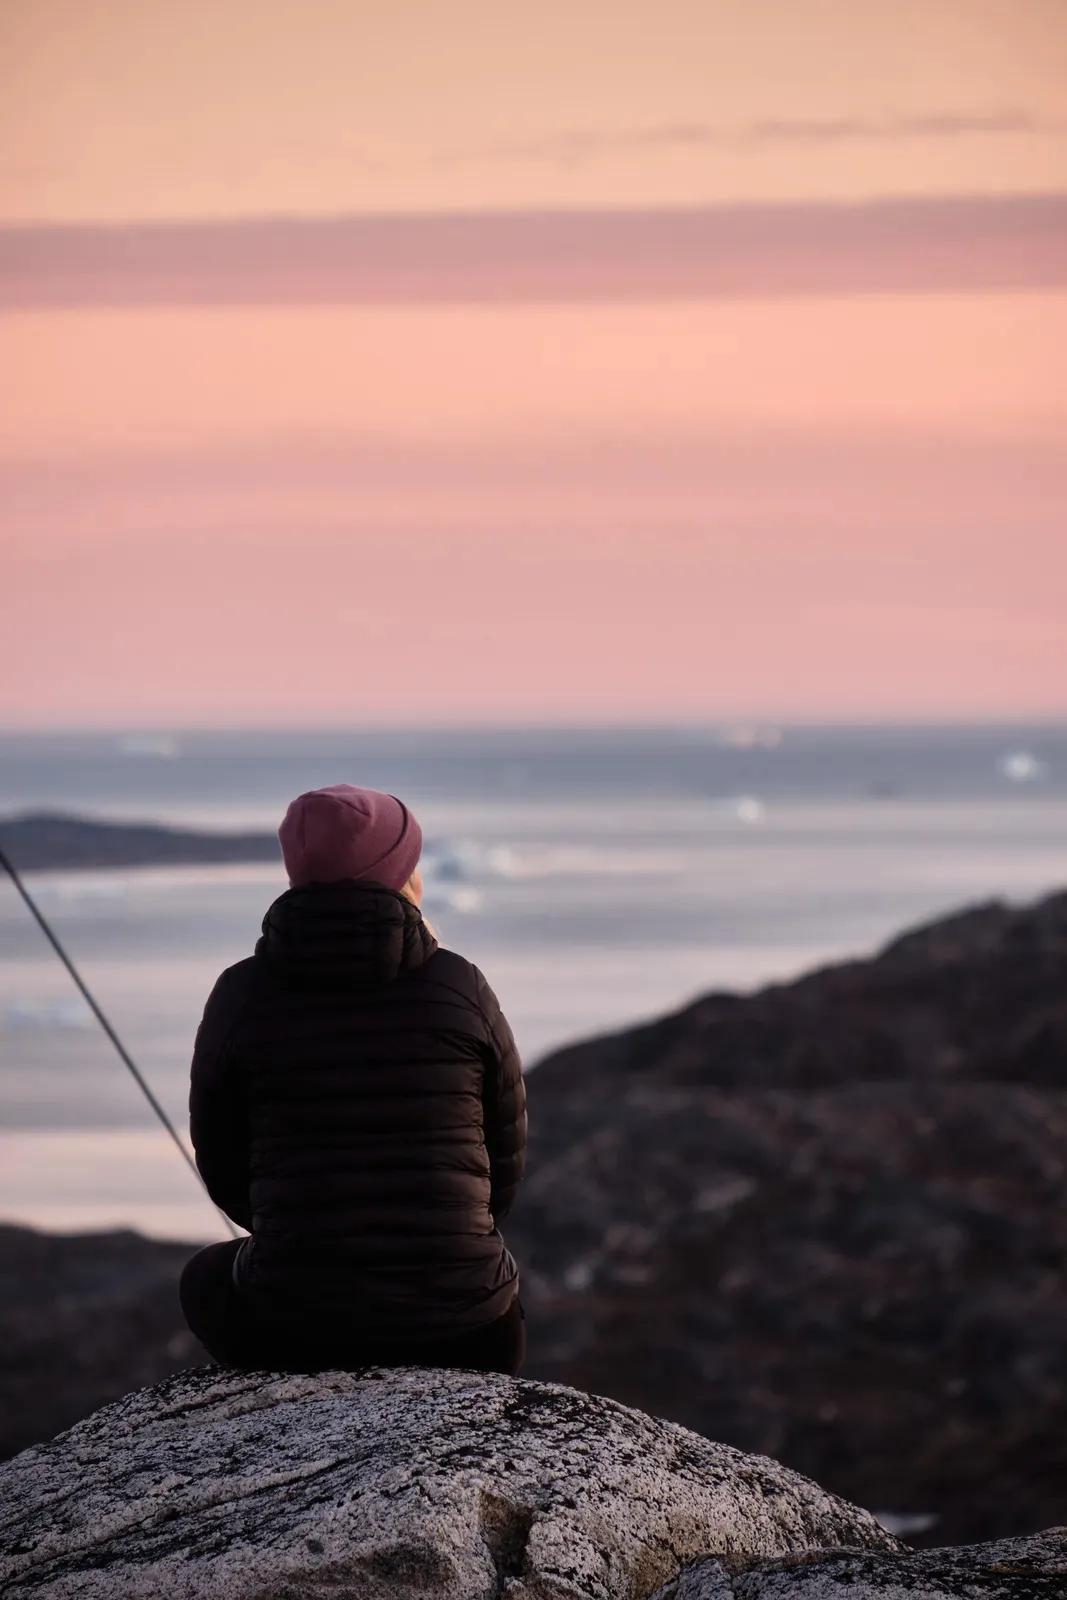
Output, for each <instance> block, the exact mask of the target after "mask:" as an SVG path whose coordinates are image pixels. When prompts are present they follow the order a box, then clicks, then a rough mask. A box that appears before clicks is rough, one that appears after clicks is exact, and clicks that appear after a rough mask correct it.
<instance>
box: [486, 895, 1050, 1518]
mask: <svg viewBox="0 0 1067 1600" xmlns="http://www.w3.org/2000/svg"><path fill="white" fill-rule="evenodd" d="M1065 975H1067V895H1064V894H1060V895H1057V896H1054V897H1053V898H1051V899H1049V900H1046V901H1044V902H1043V903H1041V904H1039V905H1036V906H1034V907H1031V908H1027V909H1024V910H1009V909H1007V908H1005V907H1003V906H990V907H985V908H980V909H978V910H976V911H972V912H967V913H964V914H962V915H960V916H956V917H952V918H950V919H948V920H946V921H944V922H941V923H938V924H936V925H934V926H933V927H931V928H928V929H923V930H919V931H918V932H915V933H912V934H910V935H908V936H906V937H905V938H902V939H900V940H898V941H896V943H894V944H893V945H891V946H890V947H889V948H888V949H887V950H886V951H885V952H884V953H883V954H882V955H881V956H880V957H879V958H878V959H877V960H874V961H870V962H852V963H849V964H847V965H845V966H841V967H836V968H831V969H828V970H826V971H824V972H819V973H815V974H812V975H811V976H809V977H806V978H804V979H802V980H801V981H799V982H798V983H795V984H791V985H787V986H782V987H778V988H773V989H769V990H766V991H764V992H763V993H761V994H758V995H755V996H752V997H749V998H746V997H738V996H731V995H711V996H708V997H707V998H705V999H702V1000H699V1001H697V1002H696V1004H694V1005H692V1006H690V1007H688V1008H687V1009H686V1010H684V1011H682V1012H680V1013H678V1014H677V1015H675V1016H672V1017H668V1018H664V1019H662V1020H660V1021H657V1022H654V1023H652V1024H650V1025H648V1026H646V1027H642V1028H638V1029H634V1030H631V1031H629V1032H627V1033H624V1034H620V1035H616V1036H614V1037H611V1038H605V1039H601V1040H591V1041H589V1042H588V1043H585V1044H581V1045H576V1046H573V1047H571V1048H569V1049H567V1050H564V1051H562V1052H560V1053H558V1054H557V1055H555V1056H553V1057H551V1058H549V1059H548V1060H546V1061H545V1062H543V1063H542V1064H541V1065H540V1066H539V1067H538V1068H537V1070H536V1072H535V1074H534V1075H533V1077H532V1078H531V1081H530V1086H529V1094H530V1128H531V1151H530V1165H529V1177H528V1180H527V1183H526V1186H525V1188H524V1191H523V1194H522V1196H521V1198H520V1201H519V1204H518V1206H517V1207H516V1211H515V1216H514V1219H513V1221H512V1222H511V1223H510V1226H509V1228H508V1239H509V1243H510V1244H511V1245H512V1248H513V1249H514V1250H515V1251H516V1254H517V1255H518V1257H519V1260H520V1262H521V1263H523V1264H524V1266H525V1267H526V1276H525V1291H524V1292H525V1299H526V1302H527V1304H528V1307H529V1313H530V1316H529V1324H528V1327H529V1331H530V1362H529V1367H528V1370H529V1371H530V1372H531V1373H533V1374H536V1375H537V1376H538V1377H546V1378H551V1379H553V1380H556V1381H560V1382H566V1383H572V1384H575V1385H577V1386H579V1387H594V1388H596V1389H598V1390H599V1391H601V1392H606V1393H609V1394H612V1395H615V1396H617V1397H618V1398H619V1399H621V1400H623V1401H625V1402H627V1403H630V1404H640V1405H642V1406H644V1407H647V1408H648V1409H650V1410H653V1411H655V1412H657V1413H658V1414H661V1415H666V1416H670V1417H673V1418H675V1419H676V1420H678V1421H681V1422H684V1423H685V1424H686V1425H687V1426H689V1427H693V1428H696V1429H698V1430H699V1431H700V1432H702V1433H707V1434H709V1435H711V1436H713V1437H715V1438H722V1439H727V1440H729V1441H730V1442H731V1443H733V1444H735V1445H738V1446H739V1447H741V1448H743V1449H746V1450H755V1451H759V1452H761V1453H765V1454H768V1455H773V1456H775V1457H777V1458H778V1459H780V1460H783V1461H786V1462H788V1463H789V1464H790V1465H791V1466H793V1467H795V1468H796V1469H797V1470H798V1471H801V1472H804V1473H807V1474H809V1475H810V1476H812V1477H814V1478H815V1479H817V1481H819V1482H821V1483H825V1484H826V1485H828V1486H829V1487H830V1488H832V1489H834V1490H835V1491H836V1492H837V1493H839V1494H843V1495H845V1496H847V1497H848V1498H849V1499H852V1500H856V1501H858V1502H860V1503H861V1504H863V1505H868V1506H871V1507H873V1508H874V1509H875V1510H876V1511H883V1510H884V1511H886V1512H895V1513H913V1514H915V1513H918V1514H922V1513H925V1514H928V1515H931V1516H934V1517H936V1519H937V1520H936V1521H934V1522H933V1523H932V1525H931V1526H930V1527H929V1528H928V1530H927V1531H926V1532H924V1533H923V1534H922V1535H921V1538H922V1540H923V1541H924V1542H926V1543H931V1542H937V1543H945V1542H946V1541H949V1540H966V1539H974V1538H981V1537H989V1536H992V1535H1000V1534H1014V1533H1019V1532H1025V1531H1029V1530H1032V1529H1035V1528H1039V1527H1042V1526H1047V1525H1049V1524H1052V1523H1056V1522H1057V1521H1059V1520H1061V1519H1062V1512H1063V1506H1064V1504H1065V1503H1067V1363H1065V1362H1064V1360H1063V1329H1064V1327H1065V1326H1067V1275H1065V1274H1064V1271H1063V1266H1064V1262H1065V1261H1067V1205H1065V1204H1064V1197H1065V1194H1067V983H1065V981H1064V980H1065Z"/></svg>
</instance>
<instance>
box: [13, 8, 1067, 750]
mask: <svg viewBox="0 0 1067 1600" xmlns="http://www.w3.org/2000/svg"><path fill="white" fill-rule="evenodd" d="M97 9H98V8H76V7H71V6H69V5H67V4H65V3H63V0H35V3H32V4H31V0H19V3H17V4H15V5H14V6H12V7H9V8H8V11H7V13H6V16H5V23H4V25H3V28H4V29H5V30H6V31H7V32H8V34H9V38H8V40H7V44H8V48H7V49H6V50H5V54H6V55H7V56H8V58H9V59H11V58H12V50H11V46H13V47H14V59H15V60H16V62H17V63H18V64H19V70H17V71H16V73H15V81H14V84H13V86H11V87H12V88H13V92H12V93H10V94H8V95H7V96H6V100H5V103H4V108H3V110H2V112H0V122H2V123H3V124H5V125H6V127H5V130H4V131H6V132H7V134H8V137H7V138H6V139H5V140H4V141H3V148H4V150H5V151H6V152H7V154H6V155H5V157H4V162H3V163H0V310H2V312H3V321H4V326H3V339H4V347H5V351H6V352H7V360H6V365H7V367H8V370H9V371H14V372H15V374H16V375H17V380H18V381H17V383H16V384H14V385H12V384H8V385H7V386H6V390H5V393H4V396H3V399H2V401H0V407H2V410H0V487H2V491H3V502H4V504H5V506H6V507H7V516H6V519H5V521H6V528H7V532H6V534H5V541H4V571H3V577H4V584H3V593H4V599H5V606H4V617H3V634H2V640H0V665H2V668H3V671H2V677H0V681H2V684H3V690H2V694H3V698H2V700H0V724H2V725H5V726H8V727H23V728H27V727H45V726H52V727H58V726H101V725H109V726H114V725H121V726H135V725H139V726H156V725H167V726H170V725H225V724H242V723H256V724H260V725H263V724H270V723H274V722H278V723H286V724H293V723H296V722H305V721H306V722H319V723H327V722H339V721H353V722H364V721H374V722H381V721H390V720H402V721H406V722H418V721H420V720H430V719H432V720H435V721H441V720H444V721H474V720H479V719H488V720H509V719H512V718H516V719H523V720H526V719H551V720H573V719H578V720H591V719H597V718H608V719H611V720H626V719H630V718H632V719H634V720H647V719H650V718H656V717H666V718H674V717H678V718H686V719H688V718H717V717H724V716H726V717H729V716H738V715H745V716H748V715H758V716H772V717H776V718H787V717H788V718H804V717H812V718H825V717H835V716H840V717H847V718H857V717H859V718H862V717H872V718H873V717H883V716H885V717H910V716H917V717H936V716H949V715H962V716H968V717H988V716H1016V715H1018V716H1022V715H1062V714H1063V713H1064V712H1065V711H1067V671H1065V667H1067V648H1065V639H1067V540H1065V538H1064V534H1063V510H1064V503H1065V496H1064V489H1065V487H1067V466H1065V456H1064V451H1063V443H1064V437H1063V436H1064V422H1065V411H1067V403H1065V401H1064V398H1063V389H1064V386H1063V384H1062V380H1061V377H1060V368H1061V366H1062V351H1063V349H1064V347H1065V335H1067V194H1064V193H1062V192H1061V190H1063V189H1064V188H1067V185H1064V184H1063V176H1064V154H1065V148H1067V146H1065V142H1064V131H1065V129H1067V93H1065V90H1064V83H1063V75H1062V73H1057V72H1056V71H1054V70H1053V66H1052V65H1051V62H1052V58H1053V56H1054V54H1055V49H1056V45H1057V37H1058V28H1057V23H1058V21H1059V20H1062V13H1061V12H1060V10H1059V8H1058V7H1057V6H1056V5H1054V4H1043V3H1039V0H1034V3H1031V4H1029V5H1026V6H1023V7H1021V8H1020V7H1015V6H1007V5H999V4H994V3H992V0H990V3H988V4H985V3H982V0H966V3H964V0H959V3H955V0H952V3H950V0H929V3H927V4H924V5H923V6H917V5H914V6H913V5H911V4H910V3H906V0H897V3H896V4H894V5H888V4H886V5H882V4H881V3H878V4H872V5H871V6H869V7H863V8H844V7H836V6H835V7H830V6H827V5H825V4H821V3H818V4H817V3H816V0H800V3H798V4H797V5H796V6H795V7H792V6H791V7H789V8H787V9H784V10H783V8H782V7H781V6H778V7H771V6H769V5H767V4H763V3H762V0H757V3H754V4H753V5H752V6H751V8H745V10H744V12H743V13H740V12H739V11H738V9H737V8H735V7H730V6H726V5H725V4H722V5H719V4H713V3H710V0H705V3H704V4H702V5H697V4H692V5H689V4H685V3H682V0H670V3H667V4H659V5H657V6H655V7H653V6H651V5H638V4H624V5H621V6H619V7H617V8H613V10H612V13H611V18H612V29H613V32H612V36H611V44H612V51H611V57H610V62H609V63H608V64H607V65H605V57H604V51H603V48H602V46H603V43H604V27H603V26H600V27H598V28H596V29H594V28H592V26H591V25H589V26H587V25H586V22H585V21H584V20H582V19H581V18H579V19H578V21H577V22H574V21H573V15H574V14H573V11H572V9H571V8H565V7H563V6H562V5H560V6H558V7H557V6H555V5H546V6H545V8H544V13H543V16H542V17H541V19H540V21H539V26H538V30H537V32H536V37H534V35H533V34H532V33H530V32H529V30H528V28H527V24H526V23H521V24H520V23H519V22H517V21H509V20H508V19H507V18H506V16H505V15H504V13H502V12H501V10H500V8H498V7H488V6H483V5H481V4H474V3H473V0H472V3H469V4H464V5H458V4H452V3H450V0H441V3H440V5H439V6H436V7H420V6H413V5H410V4H409V5H404V4H398V6H397V8H396V16H393V15H392V14H391V15H390V17H388V18H375V19H372V20H371V21H367V18H366V13H365V12H364V11H363V10H362V8H354V7H351V6H344V5H341V4H337V5H332V4H326V3H323V0H319V3H317V4H313V5H306V6H300V7H297V6H295V5H292V4H277V3H276V4H273V5H261V6H257V7H256V8H255V9H254V12H253V9H252V8H251V7H249V8H247V14H245V13H246V8H245V6H244V5H243V3H239V4H234V5H233V6H232V7H224V8H219V10H218V11H216V10H214V9H212V10H210V11H209V10H205V12H204V17H205V19H206V20H205V25H204V28H203V29H200V30H191V31H190V30H184V29H178V27H177V24H176V23H175V22H174V20H173V19H174V18H175V17H176V16H177V15H178V8H174V7H172V6H170V5H168V4H164V3H162V0H161V3H158V4H156V3H147V4H145V3H141V4H138V5H136V6H135V5H133V4H129V5H127V4H125V3H116V4H114V5H113V6H110V7H108V8H105V10H106V15H100V14H94V13H96V12H97ZM357 12H358V13H359V15H360V16H361V17H362V18H363V27H362V29H361V30H360V31H359V34H358V37H357V35H356V33H355V32H354V29H355V20H354V18H355V15H356V13H357ZM415 13H417V14H418V18H419V22H420V27H421V29H422V33H421V37H422V39H423V43H424V46H425V49H424V51H423V52H422V53H421V54H420V55H419V57H418V59H412V58H411V56H410V52H408V53H407V54H405V50H406V45H405V39H406V37H407V35H406V34H405V32H404V28H405V26H407V27H408V28H409V27H410V24H411V21H412V17H413V15H414V14H415ZM904 14H906V16H904ZM253 15H254V16H255V18H256V19H257V21H256V27H255V30H254V43H253V45H252V46H251V47H246V46H247V40H248V38H249V34H248V27H249V25H250V19H251V18H252V17H253ZM606 15H607V13H604V12H599V11H598V17H600V18H601V19H603V18H604V17H605V16H606ZM772 17H773V18H774V19H776V26H775V27H774V28H768V26H767V24H768V20H769V19H770V18H772ZM902 17H903V20H907V21H910V24H911V26H912V34H911V35H910V44H909V45H908V48H905V46H904V45H903V44H902V43H901V27H900V24H901V21H902ZM235 19H239V20H240V21H242V22H243V23H244V27H240V26H238V21H237V20H235ZM460 22H462V23H463V27H462V28H459V23H460ZM475 23H477V24H478V26H477V27H475V26H474V24H475ZM761 28H762V31H761ZM905 38H906V39H907V38H908V36H907V33H906V30H905ZM790 63H792V67H793V71H792V73H791V74H790V73H789V72H788V71H787V67H788V66H789V64H790ZM345 64H347V66H348V68H349V71H348V72H347V73H345V72H343V71H342V70H341V67H342V66H344V65H345ZM238 65H241V67H242V74H241V76H240V77H238V74H237V67H238ZM698 69H699V70H698ZM843 69H847V70H843ZM383 78H384V79H385V80H387V81H388V83H389V84H390V85H391V93H389V94H387V93H385V92H384V90H383V88H382V83H381V82H380V81H379V80H380V79H383ZM505 79H506V88H507V92H506V93H505V92H504V81H505ZM550 84H551V86H552V88H553V93H552V94H551V95H550V94H548V93H547V92H546V90H547V87H548V86H549V85H550ZM356 91H358V92H356ZM193 108H195V110H194V109H193Z"/></svg>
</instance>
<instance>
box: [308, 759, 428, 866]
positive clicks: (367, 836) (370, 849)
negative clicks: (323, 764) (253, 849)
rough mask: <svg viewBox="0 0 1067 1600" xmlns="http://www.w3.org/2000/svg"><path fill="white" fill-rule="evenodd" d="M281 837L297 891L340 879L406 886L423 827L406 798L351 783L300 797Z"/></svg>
mask: <svg viewBox="0 0 1067 1600" xmlns="http://www.w3.org/2000/svg"><path fill="white" fill-rule="evenodd" d="M278 838H279V840H280V841H281V847H282V859H283V861H284V862H285V870H286V871H287V872H288V874H289V884H290V887H291V888H294V889H296V888H299V887H301V886H302V885H303V884H306V883H335V882H336V881H337V880H338V879H339V878H371V879H373V880H374V882H375V883H384V884H385V885H386V887H387V888H390V889H402V888H403V886H404V884H405V883H407V881H408V879H409V878H410V877H411V874H412V873H413V872H414V870H415V866H416V863H417V862H418V859H419V856H420V854H421V853H422V829H421V828H420V827H419V825H418V823H417V822H416V821H415V818H414V817H413V816H412V814H411V812H410V811H409V810H408V808H407V806H406V805H404V803H403V801H401V800H398V799H397V798H396V795H393V794H381V793H380V792H379V791H378V790H377V789H357V788H355V787H354V786H353V785H352V784H350V783H333V784H331V785H330V786H329V788H326V789H309V790H308V791H307V793H306V794H301V795H297V797H296V799H295V800H294V801H293V802H292V804H291V805H290V807H289V809H288V811H287V812H286V813H285V818H284V820H283V822H282V825H281V827H280V828H279V829H278Z"/></svg>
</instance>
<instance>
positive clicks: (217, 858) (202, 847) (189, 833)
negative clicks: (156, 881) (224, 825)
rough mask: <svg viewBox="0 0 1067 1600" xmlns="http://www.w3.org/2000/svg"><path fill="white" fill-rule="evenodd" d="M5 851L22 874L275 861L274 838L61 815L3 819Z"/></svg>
mask: <svg viewBox="0 0 1067 1600" xmlns="http://www.w3.org/2000/svg"><path fill="white" fill-rule="evenodd" d="M0 850H3V851H4V853H5V854H6V855H7V856H8V857H9V858H10V860H11V861H12V862H13V863H14V866H15V868H16V869H17V870H18V871H19V872H46V871H49V870H61V869H62V870H70V869H72V868H79V867H157V866H178V865H184V866H192V865H197V864H207V863H211V864H217V863H233V862H242V861H273V862H277V863H278V865H279V866H280V865H281V849H280V846H279V844H278V837H277V834H275V833H212V832H199V831H197V830H194V829H190V828H168V827H164V826H163V825H162V824H160V823H155V822H100V821H97V820H95V819H94V818H90V817H79V816H73V815H70V814H66V813H64V812H59V811H31V812H26V813H23V814H22V815H20V816H13V817H2V818H0Z"/></svg>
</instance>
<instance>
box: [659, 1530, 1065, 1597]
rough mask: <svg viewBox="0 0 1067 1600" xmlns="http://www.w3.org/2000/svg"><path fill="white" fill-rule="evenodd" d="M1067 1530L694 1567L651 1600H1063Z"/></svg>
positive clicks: (701, 1563)
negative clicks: (938, 1546)
mask: <svg viewBox="0 0 1067 1600" xmlns="http://www.w3.org/2000/svg"><path fill="white" fill-rule="evenodd" d="M1064 1595H1067V1528H1050V1529H1049V1530H1048V1532H1047V1533H1039V1534H1034V1535H1033V1536H1031V1537H1030V1538H1026V1539H998V1540H997V1541H996V1542H995V1543H993V1544H972V1545H957V1546H956V1547H955V1548H953V1549H948V1550H925V1551H923V1552H921V1553H919V1552H912V1551H903V1552H899V1553H896V1554H894V1553H892V1552H881V1551H877V1552H875V1551H870V1552H866V1551H865V1552H857V1551H854V1550H847V1551H846V1550H824V1551H821V1552H819V1553H817V1554H815V1555H800V1556H786V1557H784V1558H780V1559H777V1560H772V1561H758V1562H746V1561H738V1560H736V1559H734V1558H731V1557H727V1558H721V1557H718V1556H712V1557H709V1558H708V1559H706V1560H704V1561H697V1562H693V1563H692V1564H691V1565H690V1566H688V1567H685V1568H684V1569H683V1570H682V1571H681V1572H680V1573H679V1574H678V1576H677V1577H676V1578H672V1579H671V1580H670V1581H669V1582H668V1583H666V1584H665V1585H664V1586H663V1588H662V1589H659V1590H657V1592H656V1594H655V1596H654V1597H653V1600H1063V1597H1064Z"/></svg>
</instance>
